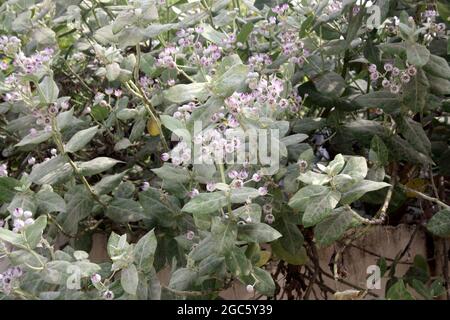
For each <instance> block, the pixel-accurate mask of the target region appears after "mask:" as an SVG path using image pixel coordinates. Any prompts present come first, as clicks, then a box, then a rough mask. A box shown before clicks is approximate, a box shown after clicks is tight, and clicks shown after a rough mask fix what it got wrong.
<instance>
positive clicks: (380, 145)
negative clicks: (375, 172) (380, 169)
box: [369, 135, 389, 166]
mask: <svg viewBox="0 0 450 320" xmlns="http://www.w3.org/2000/svg"><path fill="white" fill-rule="evenodd" d="M369 160H370V161H372V162H374V163H376V164H377V165H378V166H384V165H386V164H387V163H388V161H389V151H388V148H387V147H386V145H385V144H384V142H383V140H382V139H381V138H380V137H379V136H377V135H374V136H373V138H372V141H371V143H370V151H369Z"/></svg>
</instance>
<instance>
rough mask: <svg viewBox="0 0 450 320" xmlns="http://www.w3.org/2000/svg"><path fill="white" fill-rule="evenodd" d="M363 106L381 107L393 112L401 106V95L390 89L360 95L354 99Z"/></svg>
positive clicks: (365, 107)
mask: <svg viewBox="0 0 450 320" xmlns="http://www.w3.org/2000/svg"><path fill="white" fill-rule="evenodd" d="M353 101H354V102H355V103H357V104H358V105H359V106H360V107H361V108H364V109H367V108H380V109H383V110H384V111H385V112H387V113H393V112H396V111H398V110H399V108H400V97H399V95H398V94H394V93H391V92H389V91H374V92H370V93H367V94H363V95H360V96H358V97H356V98H355V99H354V100H353Z"/></svg>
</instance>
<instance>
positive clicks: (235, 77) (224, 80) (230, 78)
mask: <svg viewBox="0 0 450 320" xmlns="http://www.w3.org/2000/svg"><path fill="white" fill-rule="evenodd" d="M248 70H249V68H248V66H246V65H243V64H236V65H234V66H232V67H231V68H230V69H228V70H227V71H226V72H225V73H224V74H223V75H221V76H220V77H219V78H218V79H215V80H214V81H213V88H214V89H213V91H214V92H215V93H216V94H217V95H219V96H221V97H228V96H230V95H232V94H233V92H235V91H237V92H243V91H244V90H245V89H246V88H247V84H246V82H245V81H246V80H247V75H248Z"/></svg>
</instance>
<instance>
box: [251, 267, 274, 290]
mask: <svg viewBox="0 0 450 320" xmlns="http://www.w3.org/2000/svg"><path fill="white" fill-rule="evenodd" d="M253 275H254V276H255V280H256V284H255V289H256V291H258V292H259V293H261V294H264V295H266V296H269V297H270V296H273V294H274V292H275V282H274V281H273V279H272V276H271V275H270V273H269V272H268V271H266V270H263V269H261V268H258V267H255V268H254V269H253Z"/></svg>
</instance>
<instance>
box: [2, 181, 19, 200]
mask: <svg viewBox="0 0 450 320" xmlns="http://www.w3.org/2000/svg"><path fill="white" fill-rule="evenodd" d="M20 185H21V183H20V182H19V181H18V180H16V179H14V178H10V177H0V204H1V203H7V202H10V201H11V200H12V199H13V197H14V195H15V194H16V192H17V191H16V190H15V188H16V187H19V186H20Z"/></svg>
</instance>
